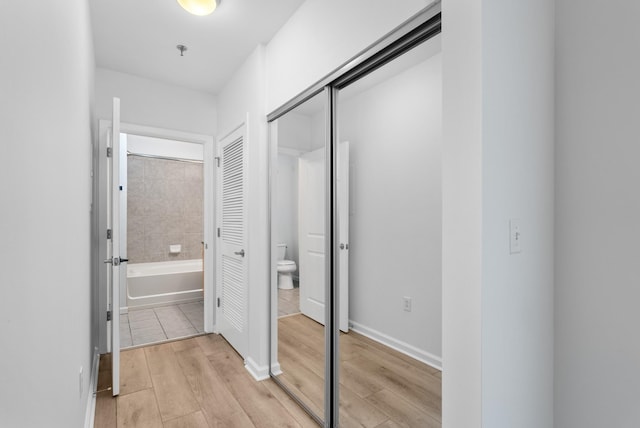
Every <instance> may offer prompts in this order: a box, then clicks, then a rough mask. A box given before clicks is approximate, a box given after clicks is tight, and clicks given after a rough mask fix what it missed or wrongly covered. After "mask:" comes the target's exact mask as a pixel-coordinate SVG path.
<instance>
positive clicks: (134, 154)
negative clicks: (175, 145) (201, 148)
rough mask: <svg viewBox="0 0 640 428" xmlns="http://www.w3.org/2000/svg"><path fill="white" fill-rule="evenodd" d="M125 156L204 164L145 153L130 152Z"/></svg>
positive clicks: (194, 160) (197, 161) (192, 160)
mask: <svg viewBox="0 0 640 428" xmlns="http://www.w3.org/2000/svg"><path fill="white" fill-rule="evenodd" d="M127 156H140V157H141V158H151V159H164V160H172V161H178V162H187V163H203V162H204V161H201V160H198V159H184V158H174V157H171V156H160V155H148V154H145V153H133V152H130V151H127Z"/></svg>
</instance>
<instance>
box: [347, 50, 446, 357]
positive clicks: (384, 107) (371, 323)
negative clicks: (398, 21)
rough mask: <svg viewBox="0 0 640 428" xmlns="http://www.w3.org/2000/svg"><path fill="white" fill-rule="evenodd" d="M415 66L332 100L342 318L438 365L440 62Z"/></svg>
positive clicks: (430, 60)
mask: <svg viewBox="0 0 640 428" xmlns="http://www.w3.org/2000/svg"><path fill="white" fill-rule="evenodd" d="M433 43H436V42H435V40H432V41H430V42H429V44H433ZM421 49H422V48H421ZM422 58H423V62H422V63H420V64H418V65H415V66H412V67H411V68H409V69H407V70H405V71H403V72H401V73H400V74H397V75H395V76H393V77H391V78H389V79H388V80H385V81H383V82H382V83H378V84H377V85H376V86H374V87H372V88H370V89H367V90H366V91H365V92H362V93H359V94H357V95H355V96H352V97H350V98H347V99H345V101H339V102H338V126H339V131H338V132H339V139H340V141H349V143H350V145H351V153H350V163H351V168H352V173H351V179H352V182H351V183H350V184H351V186H350V187H351V193H350V204H351V216H350V217H349V223H350V230H349V257H350V259H349V318H350V320H351V321H352V322H354V323H356V324H355V328H356V329H360V331H363V332H365V333H369V334H378V333H379V334H382V335H386V336H388V337H390V338H392V339H393V340H395V341H397V342H399V343H394V344H395V345H396V346H405V345H409V346H408V347H406V348H405V350H406V351H409V350H411V351H412V353H413V355H414V356H417V357H419V358H421V359H422V360H424V361H427V362H429V363H430V364H432V365H435V366H437V367H439V366H441V356H442V346H441V343H442V334H441V333H442V311H441V307H442V293H441V283H442V275H441V270H442V267H441V266H442V257H441V252H442V236H441V235H442V217H441V215H442V202H441V200H442V194H441V188H442V181H441V162H442V159H441V143H442V73H441V70H442V58H441V55H439V54H438V55H436V56H433V57H431V58H429V59H427V60H424V58H425V57H424V56H422ZM380 72H381V70H379V71H377V72H376V74H377V73H380ZM376 74H372V75H370V76H368V77H367V78H365V79H364V80H363V81H360V82H358V83H356V84H355V85H354V87H350V88H347V89H345V90H344V91H343V92H342V93H341V94H340V96H339V100H340V99H341V97H342V96H345V97H346V96H348V94H349V93H350V92H352V91H354V90H356V89H355V88H356V87H358V86H361V85H362V84H364V83H366V82H367V80H368V79H371V78H373V77H376ZM403 296H410V297H412V299H413V302H412V311H411V312H405V311H404V310H403V305H402V298H403ZM363 328H364V329H366V330H363ZM378 337H380V336H378ZM411 347H412V348H414V349H411Z"/></svg>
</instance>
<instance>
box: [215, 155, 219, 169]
mask: <svg viewBox="0 0 640 428" xmlns="http://www.w3.org/2000/svg"><path fill="white" fill-rule="evenodd" d="M214 159H215V160H216V166H218V167H220V156H216V157H215V158H214Z"/></svg>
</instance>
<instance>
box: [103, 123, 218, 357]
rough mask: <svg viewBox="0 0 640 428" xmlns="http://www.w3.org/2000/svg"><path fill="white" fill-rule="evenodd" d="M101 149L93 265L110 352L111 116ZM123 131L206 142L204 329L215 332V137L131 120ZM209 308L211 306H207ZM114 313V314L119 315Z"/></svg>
mask: <svg viewBox="0 0 640 428" xmlns="http://www.w3.org/2000/svg"><path fill="white" fill-rule="evenodd" d="M98 124H99V125H98V132H99V135H98V152H97V154H96V158H97V160H96V172H95V173H94V174H97V179H95V180H96V183H97V186H96V193H97V198H96V205H97V206H95V207H93V208H94V210H96V212H97V216H96V217H97V221H96V223H97V224H96V227H95V229H94V231H95V238H97V239H95V238H94V239H95V241H96V242H94V245H96V246H97V248H96V258H95V260H94V263H95V264H94V269H95V271H96V272H97V284H96V287H97V290H96V293H97V294H98V305H99V306H98V308H97V310H98V316H97V318H98V326H99V329H98V351H99V353H100V354H104V353H106V352H107V341H108V337H109V336H108V330H107V301H108V300H107V280H106V275H107V274H106V269H107V265H105V264H104V263H103V262H102V261H103V260H104V259H106V257H107V254H106V247H107V236H106V230H107V214H106V206H107V205H106V202H107V186H108V183H107V157H106V152H107V144H108V139H107V136H108V135H107V132H108V130H109V128H110V127H111V120H104V119H101V120H99V122H98ZM120 132H121V133H125V134H133V135H139V136H144V137H154V138H164V139H169V140H177V141H183V142H186V143H196V144H202V146H203V152H204V153H203V155H204V156H203V169H204V201H203V208H204V213H206V215H204V216H203V218H204V225H203V226H204V234H203V238H204V242H205V250H204V253H205V256H204V309H205V310H204V331H205V332H206V333H213V332H214V331H215V310H214V302H215V298H216V289H215V278H216V275H215V263H214V257H215V249H216V248H215V247H216V241H215V233H214V230H215V221H216V220H215V195H214V191H215V188H216V186H215V184H216V183H215V173H214V163H215V159H214V156H215V138H214V137H213V136H211V135H204V134H196V133H191V132H184V131H177V130H172V129H166V128H158V127H153V126H143V125H136V124H132V123H125V122H121V123H120ZM207 308H208V310H207ZM119 313H120V311H118V313H115V311H114V316H115V315H118V314H119Z"/></svg>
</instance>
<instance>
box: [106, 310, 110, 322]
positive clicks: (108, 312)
mask: <svg viewBox="0 0 640 428" xmlns="http://www.w3.org/2000/svg"><path fill="white" fill-rule="evenodd" d="M107 321H111V311H107Z"/></svg>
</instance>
